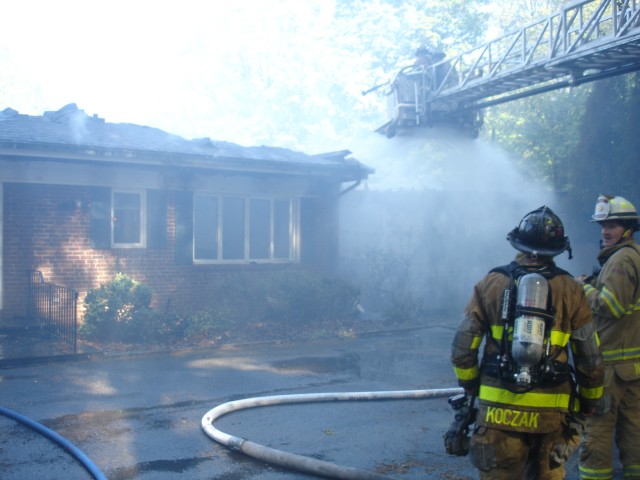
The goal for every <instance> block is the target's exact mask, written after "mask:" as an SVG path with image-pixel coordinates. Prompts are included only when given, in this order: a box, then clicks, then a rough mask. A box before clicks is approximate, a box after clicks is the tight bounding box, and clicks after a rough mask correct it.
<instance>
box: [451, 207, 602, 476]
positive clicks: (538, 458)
mask: <svg viewBox="0 0 640 480" xmlns="http://www.w3.org/2000/svg"><path fill="white" fill-rule="evenodd" d="M507 239H508V240H509V242H510V243H511V245H512V246H513V247H514V248H515V249H516V250H518V251H519V253H518V254H517V255H516V258H515V261H513V262H511V263H510V264H509V265H505V266H504V267H498V268H495V269H493V270H492V271H491V272H489V273H488V274H487V275H486V276H485V277H484V278H483V279H482V280H480V281H479V282H478V283H477V284H476V285H475V287H474V289H473V294H472V296H471V299H470V300H469V303H468V304H467V306H466V308H465V318H464V319H463V321H462V322H461V323H460V325H459V326H458V328H457V331H456V334H455V337H454V340H453V344H452V354H451V361H452V363H453V367H454V372H455V374H456V377H457V378H458V383H459V385H460V386H461V387H463V388H464V389H465V391H466V392H467V393H468V394H469V395H472V396H476V395H477V398H478V400H479V406H478V413H477V418H476V426H475V430H474V432H473V434H472V436H471V441H470V449H469V454H470V457H471V462H472V463H473V465H474V466H475V467H476V468H477V469H478V470H479V473H480V478H481V479H487V480H489V479H490V480H502V479H513V480H516V479H518V480H520V479H523V478H526V479H536V480H550V479H554V480H555V479H562V478H564V475H565V470H564V464H565V463H566V461H567V460H568V458H569V457H570V456H571V454H572V453H573V451H574V450H575V448H576V447H577V444H578V443H579V432H578V430H580V428H578V427H579V425H580V422H579V421H578V420H579V419H582V418H584V417H583V416H582V415H589V414H591V413H592V412H593V411H594V410H595V407H596V405H597V402H598V400H599V398H600V396H601V395H602V384H603V364H602V357H601V355H600V351H599V348H598V337H597V333H596V331H595V326H594V323H593V320H592V316H591V309H590V307H589V303H588V302H587V299H586V297H585V294H584V292H583V289H582V288H581V286H580V284H579V283H578V282H576V281H575V279H574V278H573V277H571V275H569V274H568V273H567V272H565V271H564V270H561V269H560V268H558V267H557V266H556V265H555V263H554V261H553V257H555V256H556V255H559V254H560V253H562V252H564V251H568V252H569V258H571V247H570V244H569V239H568V237H566V236H565V234H564V227H563V225H562V222H561V221H560V219H559V218H558V217H557V216H556V215H555V214H554V213H553V212H552V211H551V210H550V209H549V208H548V207H546V206H543V207H540V208H538V209H536V210H534V211H532V212H529V213H528V214H527V215H525V216H524V218H523V219H522V220H521V221H520V223H519V225H518V226H517V227H516V228H514V229H513V230H512V231H511V232H509V234H508V236H507ZM482 345H484V347H483V352H482V362H481V363H479V361H478V358H479V356H480V355H479V353H480V348H481V347H482ZM569 348H570V349H571V355H572V357H573V365H571V364H570V361H569V358H570V354H569ZM580 412H582V413H580Z"/></svg>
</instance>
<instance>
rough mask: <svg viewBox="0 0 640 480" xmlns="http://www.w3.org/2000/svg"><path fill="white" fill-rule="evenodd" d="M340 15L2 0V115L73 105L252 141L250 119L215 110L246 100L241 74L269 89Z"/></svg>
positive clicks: (220, 6) (295, 8)
mask: <svg viewBox="0 0 640 480" xmlns="http://www.w3.org/2000/svg"><path fill="white" fill-rule="evenodd" d="M332 12H333V1H332V0H321V1H316V0H309V1H305V2H299V1H295V0H240V1H233V2H206V1H200V0H181V1H170V0H154V1H149V0H135V1H123V0H110V1H109V2H98V1H95V0H83V1H79V0H59V1H49V0H21V1H19V2H6V3H5V5H3V13H2V20H3V21H2V28H1V29H0V72H1V73H0V110H3V109H4V108H7V107H11V108H13V109H15V110H18V111H19V112H20V113H24V114H30V115H41V114H42V113H43V112H44V111H47V110H57V109H59V108H61V107H63V106H64V105H66V104H68V103H76V104H77V105H78V107H79V108H81V109H83V110H85V112H86V113H87V114H89V115H93V114H97V115H98V116H100V117H102V118H105V119H106V121H109V122H128V123H136V124H141V125H148V126H153V127H158V128H161V129H163V130H166V131H169V132H171V133H176V134H179V135H182V136H184V137H186V138H200V137H210V138H214V139H216V140H217V139H220V140H227V141H231V142H238V143H241V144H251V136H250V130H251V128H250V123H251V122H255V121H256V119H255V118H253V117H252V115H251V113H250V112H245V115H237V116H235V117H233V118H230V119H227V120H225V118H223V116H222V115H220V113H219V112H220V111H226V112H232V111H233V107H234V98H237V97H236V96H237V95H243V93H244V92H243V90H242V85H241V84H242V79H241V78H239V76H241V75H242V74H245V75H246V76H247V77H249V76H251V77H256V76H258V77H260V76H262V77H264V81H265V82H267V81H268V79H269V77H270V75H269V71H268V70H269V69H270V68H271V69H274V68H278V65H277V63H278V62H279V61H281V62H286V60H287V52H288V51H290V50H291V45H292V43H295V46H296V50H297V51H299V50H303V49H304V48H305V47H306V46H308V47H309V49H311V48H312V46H313V45H314V44H317V43H318V41H317V40H318V39H317V36H318V35H319V34H320V33H319V32H322V31H323V30H324V31H326V30H327V28H328V22H329V21H330V19H331V16H332ZM294 21H295V25H297V27H298V28H297V29H295V30H291V29H290V25H291V24H292V23H293V22H294ZM285 26H286V27H287V28H284V27H285ZM265 58H268V59H269V61H268V62H267V61H265ZM245 65H251V66H252V68H251V69H250V71H246V72H243V71H242V68H243V66H245ZM244 69H245V70H247V68H246V67H244ZM238 73H239V74H240V75H238ZM251 80H252V81H253V83H254V84H255V82H256V80H257V81H258V83H259V81H260V78H258V79H256V78H251ZM244 95H247V93H244ZM226 116H227V117H228V115H226ZM243 122H244V123H246V124H243ZM247 124H249V126H248V125H247ZM275 142H276V143H277V139H276V140H275Z"/></svg>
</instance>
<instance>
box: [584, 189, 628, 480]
mask: <svg viewBox="0 0 640 480" xmlns="http://www.w3.org/2000/svg"><path fill="white" fill-rule="evenodd" d="M638 219H639V217H638V213H637V211H636V209H635V207H634V206H633V204H632V203H631V202H629V201H627V200H626V199H624V198H622V197H612V196H608V195H600V197H599V198H598V200H597V203H596V208H595V213H594V214H593V216H592V221H593V222H597V223H598V224H599V225H600V227H601V233H602V239H601V242H600V246H601V250H600V253H599V254H598V263H599V265H600V267H599V268H596V270H595V271H594V275H593V276H590V277H587V276H586V275H581V276H579V277H578V280H579V281H583V282H584V290H585V293H586V295H587V299H588V300H589V303H590V304H591V309H592V311H593V319H594V322H595V325H596V329H597V331H598V335H599V337H600V342H601V343H600V349H601V351H602V358H603V361H604V365H605V386H604V395H603V398H602V402H601V404H600V405H599V407H598V410H597V411H596V414H595V415H593V416H592V417H590V418H589V419H588V420H587V424H586V431H585V434H584V438H583V443H582V445H581V447H580V465H579V469H580V478H582V479H608V478H613V442H614V439H615V442H616V445H617V447H618V450H619V452H620V461H621V463H622V467H623V475H624V478H640V246H639V245H638V244H637V243H636V242H635V241H634V239H633V234H634V232H636V231H637V230H638V227H639V225H638Z"/></svg>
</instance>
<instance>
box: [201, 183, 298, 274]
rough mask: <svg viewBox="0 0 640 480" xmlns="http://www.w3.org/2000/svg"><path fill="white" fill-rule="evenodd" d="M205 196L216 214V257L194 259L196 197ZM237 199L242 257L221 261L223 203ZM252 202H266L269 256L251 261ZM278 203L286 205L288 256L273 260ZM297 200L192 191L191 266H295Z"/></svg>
mask: <svg viewBox="0 0 640 480" xmlns="http://www.w3.org/2000/svg"><path fill="white" fill-rule="evenodd" d="M203 197H207V198H209V199H215V203H216V208H217V212H216V215H215V219H216V220H215V221H216V223H217V224H216V225H215V232H216V233H215V235H216V240H215V243H216V250H217V251H216V258H198V257H196V248H197V245H196V231H197V230H198V222H199V221H201V220H200V219H198V218H196V212H197V211H198V208H197V206H196V204H197V202H198V198H203ZM225 199H239V200H241V201H242V217H243V218H242V222H243V223H242V226H241V228H242V231H243V245H242V249H241V250H242V252H243V255H242V258H224V238H225V237H224V231H223V228H224V225H225V219H224V200H225ZM252 200H257V201H265V200H266V201H268V202H269V219H268V230H269V231H268V235H269V239H268V243H269V247H268V257H266V258H264V257H263V258H252V257H251V248H250V246H251V204H252ZM278 201H286V202H288V208H289V210H288V215H289V219H288V245H287V247H288V252H289V255H288V257H286V258H285V257H276V256H275V254H276V245H275V242H276V238H275V230H276V225H275V221H276V220H275V217H276V214H275V205H276V202H278ZM299 239H300V199H299V198H298V197H294V196H268V195H233V194H224V195H223V194H217V193H208V192H195V193H194V197H193V233H192V260H193V263H194V264H199V265H207V264H249V263H269V264H272V263H296V262H299V261H300V241H299Z"/></svg>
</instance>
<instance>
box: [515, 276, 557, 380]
mask: <svg viewBox="0 0 640 480" xmlns="http://www.w3.org/2000/svg"><path fill="white" fill-rule="evenodd" d="M518 283H519V284H518V295H517V300H516V312H515V313H516V315H515V317H516V318H515V321H514V323H513V339H512V343H511V357H512V359H513V360H514V361H515V363H516V371H515V372H514V379H515V382H516V384H517V385H520V386H529V385H531V381H532V377H533V369H534V368H535V367H536V366H537V365H538V364H539V363H540V361H541V360H542V355H543V353H544V336H545V328H546V320H545V318H544V317H543V314H544V313H545V312H546V307H547V299H548V293H549V284H548V282H547V279H546V278H544V277H543V276H542V275H540V274H538V273H529V274H526V275H523V276H522V277H521V278H520V281H519V282H518Z"/></svg>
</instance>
